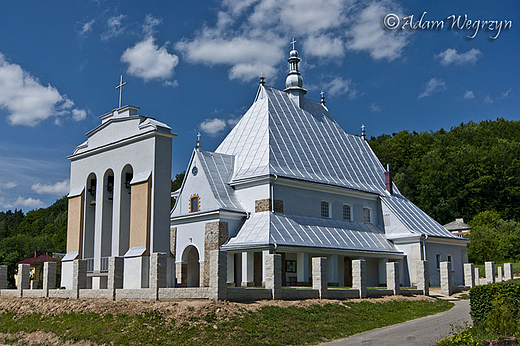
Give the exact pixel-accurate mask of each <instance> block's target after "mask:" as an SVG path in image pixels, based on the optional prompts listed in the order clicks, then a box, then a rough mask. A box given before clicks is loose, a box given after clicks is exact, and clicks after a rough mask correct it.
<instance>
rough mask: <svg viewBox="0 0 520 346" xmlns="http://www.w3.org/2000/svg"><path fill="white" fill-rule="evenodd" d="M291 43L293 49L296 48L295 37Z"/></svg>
mask: <svg viewBox="0 0 520 346" xmlns="http://www.w3.org/2000/svg"><path fill="white" fill-rule="evenodd" d="M290 43H291V44H292V49H293V50H294V44H295V43H296V40H295V39H294V37H293V39H292V41H291V42H290Z"/></svg>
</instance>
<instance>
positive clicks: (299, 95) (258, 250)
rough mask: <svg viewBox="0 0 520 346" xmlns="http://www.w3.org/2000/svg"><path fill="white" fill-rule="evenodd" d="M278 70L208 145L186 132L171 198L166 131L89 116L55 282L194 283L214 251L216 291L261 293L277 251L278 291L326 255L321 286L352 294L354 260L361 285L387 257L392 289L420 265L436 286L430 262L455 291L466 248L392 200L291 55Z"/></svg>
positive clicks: (386, 182)
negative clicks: (188, 142) (190, 142)
mask: <svg viewBox="0 0 520 346" xmlns="http://www.w3.org/2000/svg"><path fill="white" fill-rule="evenodd" d="M288 62H289V74H288V76H287V79H286V88H285V89H284V90H278V89H276V88H274V87H270V86H268V85H266V84H265V80H264V78H261V79H260V85H259V88H258V91H257V93H256V96H255V97H254V101H253V104H252V105H251V107H250V108H249V110H248V111H247V112H246V113H245V114H244V115H243V116H242V118H241V119H240V121H239V122H238V123H237V124H236V125H235V127H234V128H233V129H232V130H231V132H230V133H229V134H228V135H227V137H226V138H225V139H224V140H223V141H222V143H220V145H219V146H218V147H217V148H216V149H215V150H214V151H206V150H203V148H202V146H201V144H200V143H201V142H200V137H199V139H198V140H197V145H196V147H195V148H194V150H193V153H192V155H191V159H190V161H189V163H188V167H187V170H186V175H185V178H184V181H183V183H182V186H181V188H180V189H179V190H178V191H175V192H173V193H172V192H171V191H170V189H171V187H170V186H171V185H170V182H171V163H172V139H173V138H174V137H175V136H176V134H174V133H172V131H171V128H170V127H169V126H168V125H166V124H164V123H161V122H159V121H157V120H155V119H154V118H152V117H149V116H144V115H139V114H138V112H139V108H138V107H134V106H124V107H121V101H120V105H119V108H117V109H115V110H113V111H112V112H109V113H107V114H105V115H102V116H101V117H100V118H101V124H100V125H99V126H97V127H96V128H94V129H93V130H91V131H89V132H88V133H87V140H86V141H85V142H84V143H82V144H81V145H79V146H78V147H77V148H76V149H75V150H74V152H73V153H72V155H71V156H69V159H70V161H71V175H70V193H69V195H68V203H69V207H68V227H67V254H66V256H65V257H64V258H63V260H62V273H61V280H62V281H61V287H64V288H66V289H68V290H69V289H73V288H74V289H78V288H84V289H92V290H103V289H107V288H108V289H115V288H117V289H121V291H120V292H122V293H121V294H127V292H128V291H129V289H130V290H132V289H133V290H136V289H144V288H150V287H152V286H153V287H155V288H157V287H161V288H164V289H167V288H182V287H202V288H204V287H208V286H210V276H211V275H213V272H212V270H210V253H216V252H215V251H214V250H221V252H222V253H224V251H225V255H222V256H224V257H223V258H225V259H226V260H225V261H224V262H222V263H227V264H225V265H222V266H221V267H218V268H219V269H218V272H219V274H218V275H220V276H219V278H221V279H219V280H222V281H219V282H222V284H223V285H224V287H226V285H225V282H224V281H225V279H226V272H227V287H250V286H253V287H260V286H265V283H266V281H268V280H266V279H269V280H271V279H270V278H272V277H274V276H273V275H271V274H269V276H267V275H266V273H267V271H266V269H267V268H271V267H270V266H266V263H268V260H267V259H268V258H269V259H270V258H273V254H276V255H281V256H277V258H280V257H281V264H282V265H281V273H280V275H281V283H282V285H283V286H309V285H311V284H312V282H311V281H312V270H311V267H312V259H313V258H315V257H326V258H327V261H326V265H327V268H326V272H327V276H328V277H327V281H328V285H330V286H340V287H342V286H347V287H351V286H352V285H353V279H352V278H353V273H352V262H353V261H354V260H359V259H363V260H364V262H363V263H366V284H367V286H381V285H385V284H386V267H387V262H398V263H399V264H398V266H399V267H398V268H399V273H400V275H399V278H400V284H401V285H402V286H414V285H416V284H417V282H418V280H419V279H417V278H416V276H417V275H419V274H417V272H418V271H417V268H419V264H421V265H422V266H424V263H427V265H428V267H427V272H429V281H430V283H431V285H432V286H439V285H440V274H439V273H440V266H441V265H440V264H441V262H449V266H450V271H451V278H452V283H453V284H454V285H459V284H463V282H464V277H463V266H464V263H465V262H467V252H466V244H467V240H465V239H462V238H459V237H456V236H454V235H453V234H452V233H450V232H449V231H448V230H447V229H446V228H444V227H443V226H441V225H440V224H439V223H438V222H436V221H435V220H433V219H432V218H431V217H430V216H428V215H427V214H426V213H424V212H423V211H422V210H421V209H419V208H418V207H417V206H415V205H414V204H413V203H412V202H410V201H409V200H407V199H406V198H405V197H404V196H403V195H402V194H401V193H400V192H399V189H398V188H397V186H395V184H394V183H393V182H392V175H391V172H390V171H388V169H386V170H385V168H384V167H383V165H382V164H381V162H380V161H379V160H378V158H377V157H376V155H375V154H374V152H373V151H372V149H371V148H370V146H369V144H368V142H367V141H366V139H365V136H364V133H362V135H361V136H357V135H351V134H347V133H346V132H345V131H344V130H343V129H342V128H341V127H340V126H339V125H338V123H337V122H336V121H335V120H334V119H333V118H332V116H331V115H330V114H329V111H328V109H327V107H326V106H325V99H324V97H323V94H322V97H321V100H320V101H313V100H310V99H308V98H306V97H305V95H306V93H307V91H306V90H305V89H304V88H303V78H302V76H301V75H300V72H299V69H298V64H299V62H300V58H299V57H298V52H297V51H296V50H294V47H293V50H292V51H291V52H290V56H289V58H288ZM124 84H125V83H123V80H122V78H121V83H120V85H119V86H118V88H119V89H120V90H121V88H122V86H123V85H124ZM120 97H121V96H120ZM120 100H121V99H120ZM172 196H173V197H175V205H174V207H173V209H172V210H170V198H171V197H172ZM219 253H220V252H219ZM219 256H220V255H219ZM226 256H227V258H226ZM212 258H213V257H212ZM80 259H81V261H77V260H80ZM269 261H270V260H269ZM424 261H427V262H424ZM355 262H356V263H357V262H360V261H355ZM213 263H216V262H213ZM219 263H220V262H219ZM269 263H272V262H269ZM277 263H279V262H277ZM324 263H325V262H324ZM80 266H86V268H83V269H81V268H79V267H80ZM211 268H215V267H211ZM222 268H223V269H222ZM271 269H272V268H271ZM271 269H269V270H271ZM276 270H278V269H276ZM109 272H110V274H109ZM279 272H280V271H278V272H277V273H279ZM78 273H86V274H78ZM269 273H271V272H269ZM275 275H278V274H275ZM152 276H153V279H152V278H151V277H152ZM159 277H160V278H161V279H158V278H159ZM162 278H165V279H164V280H163V279H162ZM81 280H83V281H86V282H79V281H81ZM212 280H213V279H212ZM320 280H321V279H320ZM116 281H117V282H116ZM269 282H270V281H269ZM321 282H323V280H322V281H321ZM154 285H155V286H154ZM177 291H178V292H184V291H183V290H181V289H180V290H177ZM97 292H99V291H97ZM125 292H126V293H125ZM154 292H155V293H154V294H159V293H157V292H160V294H163V293H164V292H166V291H164V290H163V291H157V290H155V291H154ZM161 292H162V293H161ZM168 292H170V291H168ZM200 292H206V291H204V289H200ZM200 292H199V293H200ZM88 294H90V293H88ZM118 294H119V293H118ZM168 294H169V293H168ZM172 294H173V293H172ZM186 294H188V293H186ZM190 294H191V293H190ZM204 294H205V293H204Z"/></svg>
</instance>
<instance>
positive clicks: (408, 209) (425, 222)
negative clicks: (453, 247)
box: [381, 195, 460, 239]
mask: <svg viewBox="0 0 520 346" xmlns="http://www.w3.org/2000/svg"><path fill="white" fill-rule="evenodd" d="M381 200H382V201H383V203H384V204H385V205H386V206H387V207H388V208H389V209H390V210H391V211H392V212H393V213H394V214H395V215H396V216H397V218H398V219H399V220H400V221H401V222H402V223H403V224H404V225H405V226H406V227H407V228H408V229H409V230H410V231H411V232H412V233H415V234H425V235H429V236H435V237H444V238H455V239H460V238H458V237H456V236H454V235H453V234H452V233H451V232H450V231H448V230H447V229H446V228H444V227H443V226H442V225H441V224H439V223H438V222H437V221H435V220H434V219H433V218H431V217H430V216H429V215H428V214H426V213H425V212H424V211H422V210H421V209H419V207H417V206H416V205H415V204H413V203H412V202H410V201H409V200H407V199H406V198H405V197H403V196H402V195H392V196H381Z"/></svg>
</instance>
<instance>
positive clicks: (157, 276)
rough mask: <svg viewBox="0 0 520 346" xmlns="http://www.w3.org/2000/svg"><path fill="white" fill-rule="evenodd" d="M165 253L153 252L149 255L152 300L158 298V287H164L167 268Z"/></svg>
mask: <svg viewBox="0 0 520 346" xmlns="http://www.w3.org/2000/svg"><path fill="white" fill-rule="evenodd" d="M166 256H167V254H166V253H161V252H154V253H152V256H151V257H150V288H151V289H152V291H153V295H154V297H153V300H158V299H159V288H164V287H166V272H167V270H166V269H167V268H168V263H167V260H168V258H167V257H166Z"/></svg>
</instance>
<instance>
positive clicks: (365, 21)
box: [347, 1, 410, 61]
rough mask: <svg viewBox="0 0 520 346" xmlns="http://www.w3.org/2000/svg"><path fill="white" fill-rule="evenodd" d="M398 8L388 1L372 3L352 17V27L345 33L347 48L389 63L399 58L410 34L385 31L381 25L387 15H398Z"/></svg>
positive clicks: (399, 31) (398, 31)
mask: <svg viewBox="0 0 520 346" xmlns="http://www.w3.org/2000/svg"><path fill="white" fill-rule="evenodd" d="M400 12H401V10H400V9H399V7H398V6H397V5H396V4H394V3H392V2H390V1H381V2H372V3H370V4H369V5H368V6H367V7H365V8H362V9H361V10H359V11H358V12H356V13H355V14H354V15H353V16H352V27H351V28H350V30H349V31H348V32H347V35H348V37H349V41H348V42H347V48H349V49H351V50H354V51H365V52H368V53H370V56H371V57H372V58H373V59H375V60H381V59H387V60H389V61H392V60H395V59H397V58H399V57H400V56H401V54H402V52H403V49H404V47H405V46H406V45H407V44H408V42H409V36H410V33H409V32H407V31H404V30H403V31H401V30H393V31H390V30H386V29H384V28H383V25H382V24H381V22H382V19H383V17H384V16H385V15H386V14H388V13H400Z"/></svg>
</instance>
